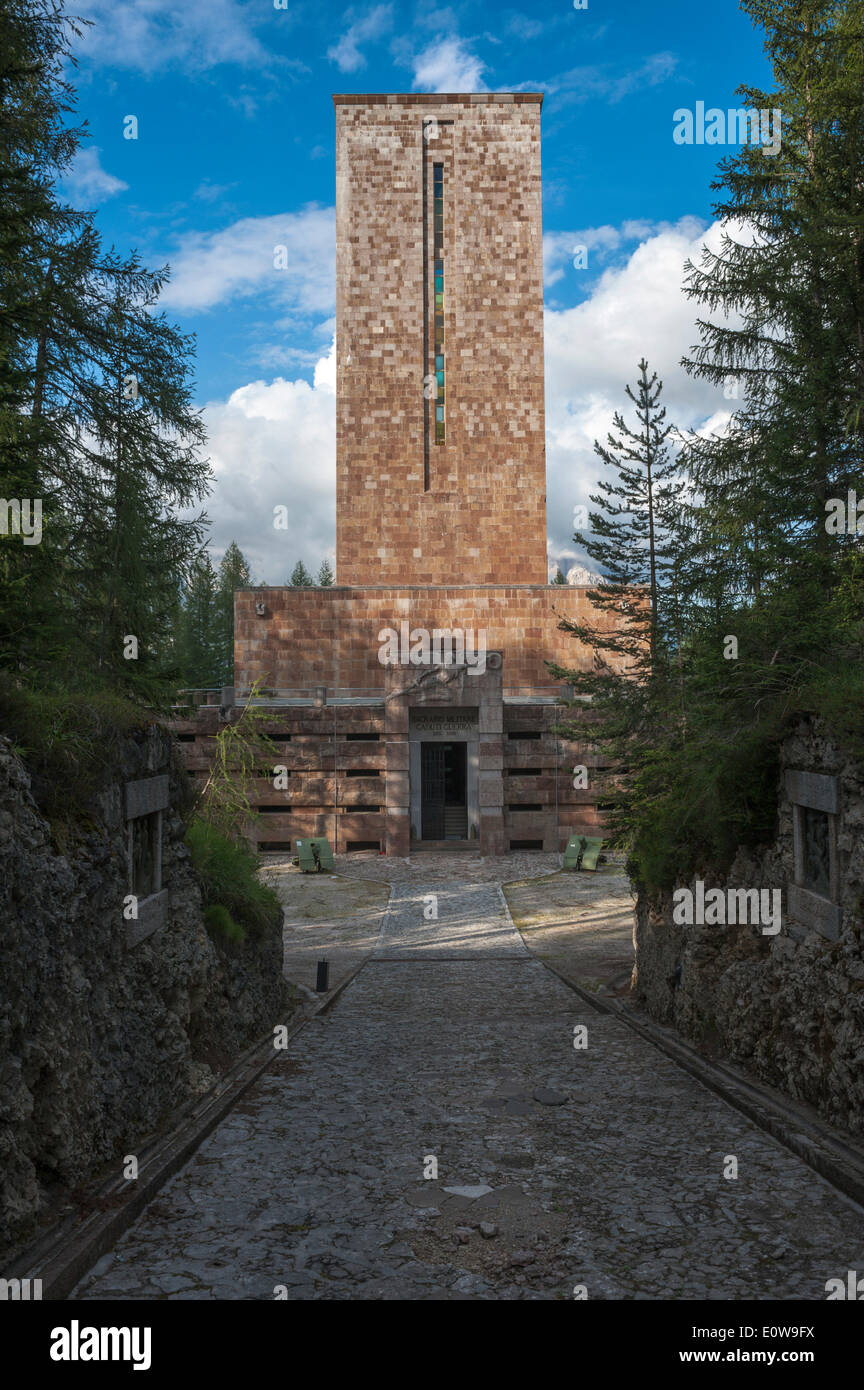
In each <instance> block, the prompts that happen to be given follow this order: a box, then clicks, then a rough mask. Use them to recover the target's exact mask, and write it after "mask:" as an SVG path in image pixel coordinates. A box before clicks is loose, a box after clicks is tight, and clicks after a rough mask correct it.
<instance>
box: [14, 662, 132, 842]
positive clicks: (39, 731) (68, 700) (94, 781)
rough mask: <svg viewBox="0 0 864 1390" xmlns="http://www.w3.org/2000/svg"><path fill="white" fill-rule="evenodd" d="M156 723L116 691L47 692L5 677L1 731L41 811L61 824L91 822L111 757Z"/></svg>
mask: <svg viewBox="0 0 864 1390" xmlns="http://www.w3.org/2000/svg"><path fill="white" fill-rule="evenodd" d="M153 722H154V715H153V713H152V712H151V711H149V710H147V709H144V708H142V707H141V706H140V705H135V704H133V703H132V701H131V700H127V699H125V698H124V697H123V696H122V695H117V694H115V693H114V692H112V691H108V690H97V691H93V692H75V693H69V692H68V691H43V690H37V689H32V688H30V687H28V686H24V685H20V684H18V683H17V682H15V681H14V680H13V679H12V678H11V677H9V676H8V675H0V732H2V733H4V734H5V735H6V737H7V738H9V739H10V740H11V741H12V745H13V748H14V750H15V752H16V753H17V754H18V755H19V757H20V758H21V760H22V762H23V763H24V765H25V767H26V768H27V771H28V772H29V774H30V778H31V786H32V791H33V795H34V797H35V799H36V801H37V803H38V805H39V807H40V809H41V810H43V811H44V812H45V814H46V816H47V818H48V819H49V820H51V821H52V822H57V823H58V824H59V825H61V826H67V825H70V824H71V823H72V822H76V823H85V822H86V816H85V814H84V813H85V812H86V809H87V807H88V806H89V804H90V803H91V802H92V800H93V797H94V796H95V795H96V794H97V792H99V791H100V790H101V789H102V788H103V787H104V786H105V785H106V784H107V782H108V781H109V780H110V772H111V769H112V767H113V766H114V763H113V758H112V754H113V753H115V752H117V751H118V750H119V748H120V745H121V744H122V743H123V741H124V739H126V738H128V737H129V736H130V734H132V733H134V732H135V731H137V730H143V729H146V728H147V727H148V725H150V724H152V723H153Z"/></svg>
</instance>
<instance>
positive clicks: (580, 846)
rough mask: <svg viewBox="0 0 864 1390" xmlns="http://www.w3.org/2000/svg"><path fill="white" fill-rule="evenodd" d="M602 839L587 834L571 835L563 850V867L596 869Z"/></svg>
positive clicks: (602, 842)
mask: <svg viewBox="0 0 864 1390" xmlns="http://www.w3.org/2000/svg"><path fill="white" fill-rule="evenodd" d="M604 843H605V842H604V841H603V840H602V839H596V838H594V837H592V836H588V835H571V836H570V839H569V840H568V841H567V848H566V849H565V851H564V863H563V866H562V867H563V868H565V869H596V868H597V862H598V860H599V858H600V851H601V849H602V848H603V845H604Z"/></svg>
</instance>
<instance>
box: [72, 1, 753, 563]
mask: <svg viewBox="0 0 864 1390" xmlns="http://www.w3.org/2000/svg"><path fill="white" fill-rule="evenodd" d="M283 3H284V8H282V7H279V8H277V5H278V6H282V5H283ZM72 8H73V9H74V11H75V12H76V13H79V14H81V15H82V16H84V17H87V18H90V19H92V20H93V25H92V28H90V29H88V30H87V31H86V33H85V35H84V37H83V38H82V39H81V40H80V41H78V43H77V44H76V55H77V59H78V69H77V73H76V75H75V81H76V84H77V86H78V92H79V112H80V115H81V117H82V118H84V119H86V121H87V123H88V126H89V130H90V134H91V139H90V141H89V143H88V146H87V148H86V150H85V151H84V152H83V153H82V155H81V156H80V157H79V160H78V162H77V164H76V165H75V167H74V168H73V169H72V170H71V171H70V174H69V177H68V179H67V182H66V189H67V192H68V194H69V196H70V197H71V199H72V200H73V201H74V202H75V203H76V204H77V205H78V206H86V207H93V208H96V209H97V210H98V213H97V223H98V226H99V228H100V230H101V231H102V234H103V236H104V238H105V240H106V241H107V242H109V243H111V242H113V243H114V244H115V245H116V246H117V248H118V249H121V250H127V249H131V248H132V247H135V248H137V249H138V250H140V252H141V253H142V255H143V256H144V258H145V261H147V262H148V263H149V264H151V265H161V264H163V263H164V262H166V261H167V262H169V263H170V264H171V266H172V273H173V278H172V283H171V284H170V286H169V287H168V288H167V290H166V292H165V295H164V301H163V302H164V305H165V308H166V311H167V312H169V313H170V315H171V317H172V318H173V319H174V320H175V321H176V322H177V323H179V324H180V325H181V327H182V328H183V329H185V330H186V331H192V332H194V333H195V334H196V335H197V339H198V366H197V372H196V397H197V400H198V402H199V404H200V405H201V406H202V407H203V408H204V410H205V416H206V419H207V423H208V427H209V429H210V439H211V443H210V447H209V453H210V456H211V458H212V460H213V464H214V468H215V470H216V483H215V488H214V493H213V495H212V496H211V498H210V499H209V501H208V504H207V509H208V512H209V514H210V516H211V518H212V521H213V529H212V538H213V541H212V548H213V553H214V557H215V558H216V559H218V557H219V555H220V554H221V552H222V550H223V549H224V546H225V545H226V544H227V542H228V541H229V540H230V539H232V537H234V538H236V539H237V540H238V542H239V543H240V545H241V546H242V548H243V549H244V551H246V552H247V553H248V554H249V555H250V558H251V559H252V561H253V568H254V570H255V575H256V578H260V579H262V580H266V581H267V582H269V583H279V582H283V581H284V580H285V578H286V577H287V574H288V572H290V569H291V568H292V566H293V563H294V561H295V559H296V558H298V557H302V558H303V559H304V560H305V562H306V564H307V566H308V567H310V568H315V569H317V566H318V564H319V563H320V560H321V558H322V557H323V556H324V555H325V554H329V556H330V557H331V559H332V556H333V544H334V538H335V472H334V467H335V463H334V460H335V424H334V420H335V414H334V396H333V359H332V339H333V332H334V326H335V325H334V308H335V305H334V294H335V282H334V250H335V247H334V230H333V228H334V221H333V199H334V181H335V176H334V120H333V106H332V101H331V94H332V93H333V92H388V91H390V92H392V91H416V92H422V91H482V90H486V89H488V90H496V89H499V90H506V91H510V90H519V89H522V90H537V91H542V92H544V93H545V100H544V106H543V179H544V253H545V264H546V287H545V302H546V342H547V347H546V367H547V415H548V421H547V426H548V429H547V452H548V469H549V493H548V505H549V531H550V563H552V564H554V563H555V562H556V561H559V560H560V562H561V563H562V564H563V566H564V568H565V569H567V568H568V566H570V565H574V564H578V563H580V562H581V560H582V559H583V558H584V557H580V556H579V555H578V554H577V553H576V551H575V549H574V548H573V546H572V544H571V543H570V535H571V532H572V526H571V521H570V518H571V515H572V508H573V506H574V505H576V504H578V503H580V502H581V503H585V502H587V499H588V493H589V492H590V490H591V486H592V483H593V481H594V479H595V478H596V476H597V473H598V469H599V468H600V467H601V465H600V464H599V461H598V460H597V459H596V458H595V457H594V456H593V450H592V442H593V438H594V437H595V436H598V435H599V436H601V437H603V436H605V432H606V429H607V428H608V426H609V424H610V423H611V414H612V411H613V410H614V409H615V407H616V406H618V405H623V403H624V402H623V399H622V398H623V387H624V383H625V382H626V381H627V380H632V378H633V376H634V374H635V366H636V362H637V360H638V358H639V356H640V355H641V354H642V353H643V352H644V353H645V354H646V355H647V356H648V358H649V361H650V362H651V364H652V365H655V366H656V367H657V370H658V371H659V372H660V375H661V376H662V377H663V379H664V382H665V384H666V400H667V404H668V407H669V415H670V418H673V419H674V420H675V421H676V422H677V423H678V424H680V425H681V426H682V428H688V427H708V428H711V427H714V426H715V425H718V424H722V421H723V419H724V403H723V401H722V396H721V394H720V393H718V392H716V391H711V390H710V389H709V388H706V387H705V386H704V385H702V384H700V383H695V382H693V381H691V380H690V379H689V378H687V377H686V375H685V374H684V373H683V372H682V370H681V368H680V367H679V365H678V361H679V359H680V357H681V354H682V352H684V351H686V350H687V349H688V347H689V346H690V345H691V344H692V343H693V342H694V341H695V338H696V335H695V331H694V329H693V327H692V325H693V320H694V318H695V315H696V310H695V307H694V306H693V305H690V304H687V303H685V302H684V300H683V298H682V296H681V294H680V284H681V267H682V266H683V262H684V260H685V259H686V257H687V256H688V255H698V253H699V249H700V244H701V241H702V238H703V237H705V236H707V237H708V238H709V239H711V240H713V239H714V238H715V237H716V234H717V229H716V227H714V228H712V226H711V203H712V193H711V190H710V183H711V180H712V178H713V177H714V172H715V168H716V163H717V159H718V157H719V156H722V155H723V154H725V153H728V150H724V149H723V148H719V149H718V148H717V147H712V146H705V145H703V146H698V145H692V146H682V145H676V144H675V143H674V142H673V140H672V129H673V119H672V115H673V112H674V111H675V109H676V108H678V107H688V108H693V107H694V106H695V103H696V102H697V101H700V100H701V101H704V102H705V103H706V105H707V106H716V107H721V108H726V107H729V106H737V105H739V104H740V103H739V100H738V99H737V98H736V97H735V96H734V92H735V88H736V87H737V86H738V85H739V84H740V83H742V82H745V83H748V84H750V85H753V86H765V87H769V86H770V73H769V69H768V66H767V64H766V61H765V58H764V55H763V53H762V37H761V35H760V34H759V33H758V32H757V31H755V30H754V29H753V27H752V25H751V23H750V20H749V19H748V17H747V16H746V15H745V14H743V13H742V12H741V11H740V10H739V9H738V7H737V5H736V4H735V3H734V0H716V3H715V4H714V5H712V6H711V8H710V10H705V9H701V10H698V9H696V8H695V7H694V6H693V4H692V0H687V2H686V3H685V0H666V3H665V4H663V5H660V6H651V5H645V4H644V3H643V4H637V3H636V2H635V0H588V6H587V8H586V9H580V10H576V9H574V7H573V3H572V0H556V2H555V3H549V2H548V0H543V3H541V4H539V5H538V6H536V7H535V8H533V9H529V8H528V7H527V6H525V7H524V8H497V7H495V6H492V5H489V4H484V3H468V4H458V5H453V6H448V7H446V8H439V9H434V8H431V7H429V6H422V5H411V4H401V3H393V4H370V5H354V6H350V7H348V8H345V7H344V6H342V5H335V4H329V3H315V4H312V3H300V4H293V3H290V0H276V3H275V4H274V0H251V2H250V3H237V2H236V0H194V3H193V0H125V3H124V4H123V5H117V3H116V0H78V3H77V4H74V5H73V6H72ZM706 20H707V21H708V22H706ZM130 115H134V116H135V117H136V118H137V122H138V138H137V139H135V140H130V139H125V138H124V121H125V118H126V117H128V116H130ZM580 243H581V244H585V245H587V246H588V248H589V252H588V266H587V268H586V269H580V270H577V269H574V267H573V264H572V260H573V255H572V252H573V248H574V246H575V245H577V244H580ZM276 244H285V245H287V246H288V248H289V267H288V269H287V270H285V271H276V270H274V268H273V247H274V245H276ZM278 503H287V504H289V509H290V512H291V514H292V515H293V516H294V517H296V522H295V523H294V524H293V527H292V529H291V530H289V531H288V532H287V533H286V532H285V531H278V532H274V530H273V527H272V515H273V506H275V505H276V504H278ZM454 578H456V576H454Z"/></svg>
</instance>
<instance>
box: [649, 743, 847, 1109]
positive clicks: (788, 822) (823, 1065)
mask: <svg viewBox="0 0 864 1390" xmlns="http://www.w3.org/2000/svg"><path fill="white" fill-rule="evenodd" d="M814 788H815V792H814V790H813V789H814ZM825 788H828V789H829V790H830V791H831V797H830V798H828V799H826V798H825V797H824V794H823V793H824V789H825ZM797 798H804V800H805V802H808V801H809V803H810V804H814V803H816V802H819V801H820V800H821V802H822V804H823V805H824V806H826V807H829V808H830V807H831V806H832V805H833V806H835V807H836V812H835V813H834V814H833V816H832V818H831V821H830V832H831V839H832V841H833V846H832V864H833V869H834V882H833V884H831V883H829V884H828V886H827V890H826V892H819V893H814V892H813V891H812V890H811V889H810V888H808V887H806V886H803V884H804V883H806V880H803V881H802V865H801V848H802V847H801V843H800V831H799V834H798V843H797V844H796V831H795V824H794V822H795V818H796V816H797V815H799V814H800V811H796V809H795V807H796V804H799V805H800V803H798V802H797V801H796V799H797ZM796 880H797V882H796ZM703 882H705V883H706V887H707V886H712V887H713V886H715V885H716V886H721V887H724V888H747V889H752V888H758V889H763V888H765V889H775V888H780V889H781V891H782V909H783V911H782V927H781V930H780V932H779V933H778V934H776V935H767V934H764V933H763V932H762V929H761V926H760V925H758V924H757V925H752V926H751V925H743V926H741V925H734V926H728V925H727V926H718V925H703V926H699V925H693V926H687V925H675V924H674V923H673V900H672V894H671V893H670V894H666V895H664V896H663V898H662V899H659V898H653V899H649V898H648V897H647V896H646V895H644V894H643V895H642V896H641V897H640V899H639V902H638V906H637V925H636V970H635V975H634V980H635V991H636V995H637V997H638V999H639V1000H640V1001H641V1002H642V1003H643V1004H644V1005H645V1006H646V1008H647V1009H648V1010H649V1012H650V1013H651V1014H652V1015H653V1016H654V1017H655V1018H657V1019H658V1020H660V1021H661V1022H663V1023H668V1024H672V1025H674V1026H675V1027H676V1028H677V1029H679V1031H680V1032H681V1033H682V1034H683V1035H684V1036H685V1037H687V1038H689V1039H690V1040H691V1041H693V1042H695V1043H696V1044H697V1045H698V1046H700V1047H701V1048H702V1049H703V1050H705V1051H706V1052H708V1053H713V1054H716V1055H718V1056H725V1057H727V1058H729V1059H730V1060H732V1061H734V1062H736V1063H739V1064H742V1065H744V1066H745V1067H747V1068H748V1069H750V1070H752V1071H753V1072H755V1073H756V1075H758V1076H759V1077H760V1078H761V1079H762V1080H764V1081H767V1082H769V1083H770V1084H772V1085H774V1086H777V1087H779V1088H780V1089H781V1090H783V1091H786V1092H787V1093H788V1094H790V1095H792V1096H795V1097H796V1098H798V1099H800V1100H803V1101H806V1102H808V1103H810V1104H812V1105H814V1106H815V1107H816V1108H817V1109H818V1110H819V1111H820V1112H821V1113H822V1114H823V1115H824V1116H825V1117H826V1119H828V1120H830V1121H831V1122H832V1123H834V1124H837V1125H839V1126H841V1127H843V1128H846V1129H848V1130H850V1131H852V1132H854V1133H861V1132H862V1131H864V915H862V902H864V768H862V766H861V764H860V762H859V761H857V760H856V759H855V758H854V757H851V756H850V755H849V753H848V751H846V750H844V749H843V748H842V747H839V746H838V744H837V742H836V740H834V739H832V737H831V735H830V733H829V732H828V731H826V729H825V728H824V727H823V726H822V725H821V724H820V722H819V721H816V722H815V723H812V724H811V723H804V724H802V725H801V726H800V728H799V729H798V730H797V731H796V733H795V735H794V736H793V737H791V738H789V739H788V740H787V742H786V744H785V745H784V747H783V750H782V759H781V777H780V786H779V788H778V819H777V832H776V837H775V839H774V841H773V843H772V844H770V845H769V846H767V847H766V848H765V850H764V851H763V852H762V853H761V854H758V855H753V854H749V853H746V852H745V851H743V850H742V851H740V852H739V854H738V856H737V858H736V860H735V862H734V864H733V866H732V869H731V871H730V873H729V875H728V877H727V878H725V879H720V878H717V879H711V878H710V877H709V875H708V874H707V873H706V874H705V875H704V876H703ZM689 886H690V888H691V889H694V888H695V882H691V884H690V885H689Z"/></svg>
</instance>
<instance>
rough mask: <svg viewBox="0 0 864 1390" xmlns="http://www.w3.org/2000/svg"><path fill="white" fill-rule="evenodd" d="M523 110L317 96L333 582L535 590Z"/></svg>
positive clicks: (536, 298)
mask: <svg viewBox="0 0 864 1390" xmlns="http://www.w3.org/2000/svg"><path fill="white" fill-rule="evenodd" d="M541 102H542V97H541V96H540V95H539V94H538V93H530V92H519V93H481V94H474V95H471V94H465V95H459V96H445V95H426V96H420V95H413V96H336V97H334V103H335V109H336V246H337V252H336V266H337V281H336V295H337V299H336V304H337V308H336V312H337V416H336V418H337V426H336V454H337V498H336V536H337V540H336V550H337V578H338V580H339V582H340V583H343V584H346V583H347V584H351V585H370V584H376V585H382V584H383V585H398V584H404V583H405V582H406V579H410V582H411V583H412V584H447V583H450V582H451V581H453V580H454V579H458V582H459V583H462V584H502V583H507V584H543V583H544V582H545V580H546V497H545V493H546V465H545V434H544V430H545V426H544V397H543V257H542V226H541V184H540V107H541ZM436 166H438V167H440V168H441V170H442V180H443V182H442V184H441V187H442V189H443V193H442V198H441V202H442V204H443V209H442V213H441V233H442V236H441V241H440V246H439V251H440V255H438V256H436V242H435V225H434V218H435V207H434V204H435V199H434V182H435V174H434V169H435V167H436ZM436 259H437V260H438V261H439V263H440V264H441V266H442V267H443V269H442V271H441V276H440V278H441V280H442V282H443V289H442V291H441V294H440V298H441V299H442V300H443V304H442V305H441V309H442V311H443V352H442V353H441V354H440V356H441V357H442V358H443V364H442V368H441V370H442V373H443V377H444V395H445V399H444V404H443V414H444V425H445V429H444V439H443V442H436V431H435V406H436V402H437V386H438V381H437V378H436V363H435V355H436V354H435V333H434V328H435V324H434V314H435V308H436V305H435V293H436V290H435V262H436Z"/></svg>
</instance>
